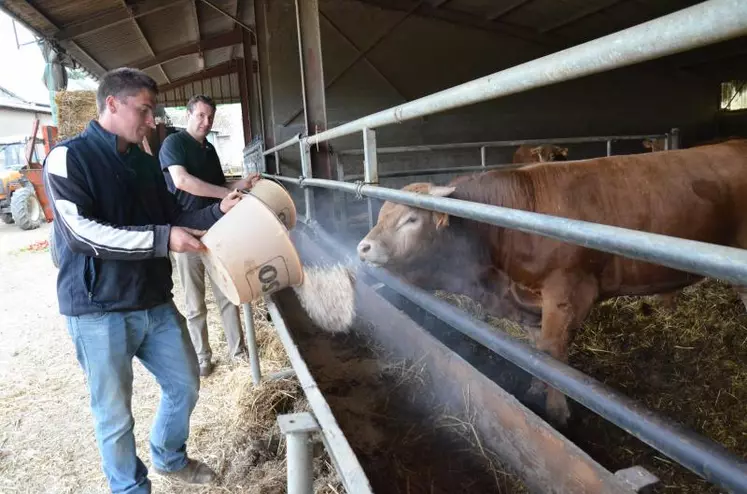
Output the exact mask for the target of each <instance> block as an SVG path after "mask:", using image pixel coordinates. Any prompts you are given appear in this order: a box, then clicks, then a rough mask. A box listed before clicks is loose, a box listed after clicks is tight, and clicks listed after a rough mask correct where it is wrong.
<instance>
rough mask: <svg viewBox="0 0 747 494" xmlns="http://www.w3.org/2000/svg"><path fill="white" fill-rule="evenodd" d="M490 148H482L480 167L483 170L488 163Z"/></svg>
mask: <svg viewBox="0 0 747 494" xmlns="http://www.w3.org/2000/svg"><path fill="white" fill-rule="evenodd" d="M487 151H488V148H487V147H486V146H481V147H480V166H482V167H483V168H484V167H486V166H487V164H488V163H487V162H488V152H487Z"/></svg>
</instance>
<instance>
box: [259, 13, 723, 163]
mask: <svg viewBox="0 0 747 494" xmlns="http://www.w3.org/2000/svg"><path fill="white" fill-rule="evenodd" d="M320 10H321V12H322V14H323V15H322V19H321V34H322V47H323V60H324V72H325V78H326V80H327V81H330V80H333V79H334V78H337V77H338V76H339V74H340V73H341V72H342V70H343V69H344V68H345V67H346V66H347V65H348V64H349V62H350V61H351V60H352V59H354V58H355V57H356V51H355V49H353V48H352V47H351V46H350V44H349V43H348V42H347V41H346V40H345V39H344V38H343V37H342V36H341V35H340V34H339V33H338V32H336V31H335V29H334V28H333V27H331V25H330V23H329V22H328V21H327V19H329V20H330V21H331V22H332V23H334V24H335V25H336V26H338V27H339V28H340V29H341V30H342V31H343V32H344V34H345V35H346V36H347V37H348V38H350V39H351V40H352V41H353V42H354V43H355V44H356V45H357V46H359V47H361V48H363V49H365V48H366V47H368V46H369V45H371V44H372V43H373V42H374V41H375V40H376V39H377V38H378V37H379V36H380V35H381V34H382V33H383V32H385V31H387V30H388V29H389V28H390V27H391V26H392V25H394V24H395V23H396V22H397V21H398V20H399V19H400V18H402V16H403V15H405V14H404V13H403V12H393V11H387V10H382V9H379V8H377V7H373V6H371V5H368V4H362V3H359V2H356V1H354V0H320ZM325 17H326V18H327V19H325ZM268 23H269V26H270V32H271V36H272V38H271V41H270V50H271V77H272V85H273V93H274V107H275V121H276V127H275V131H276V139H277V141H276V142H282V141H283V140H285V139H286V138H288V137H290V136H292V135H293V134H295V133H297V132H300V131H303V125H302V117H300V116H299V117H296V118H295V119H292V120H291V116H292V115H293V114H294V113H295V112H296V111H297V110H299V109H300V108H301V82H300V65H299V61H298V40H297V36H296V33H295V29H296V15H295V6H294V3H293V1H292V0H277V1H273V2H270V6H269V12H268ZM539 55H541V48H538V47H537V46H536V45H534V44H532V43H529V42H525V41H522V40H518V39H515V38H511V37H507V36H503V35H498V34H496V33H492V32H486V31H481V30H477V29H473V28H467V27H463V26H456V25H452V24H449V23H446V22H443V21H440V20H434V19H426V18H422V17H418V16H410V17H408V18H407V19H406V20H405V21H403V22H402V23H401V24H399V26H397V27H396V28H394V29H393V30H392V31H391V33H390V34H389V35H388V36H387V37H386V38H384V40H383V41H382V42H381V43H379V44H378V45H377V46H376V47H375V48H373V49H372V50H371V51H370V52H369V53H368V54H367V57H368V58H369V59H370V61H371V62H372V63H373V64H374V65H375V66H376V67H377V68H378V69H379V70H380V71H381V72H382V73H383V74H384V75H385V76H386V77H387V78H388V79H389V80H390V81H391V84H390V83H388V82H386V81H385V80H384V79H383V78H382V77H381V76H380V75H379V74H377V73H376V71H374V70H373V69H372V68H371V67H370V66H368V65H367V64H366V62H365V60H359V61H358V62H357V63H356V64H355V65H354V66H353V68H352V69H351V70H349V71H348V72H346V73H345V74H344V75H343V76H342V77H339V79H338V80H337V81H335V82H334V84H333V85H332V86H331V87H329V88H328V89H327V92H326V98H327V108H328V110H327V118H328V122H329V126H330V127H332V126H335V125H338V124H341V123H343V122H346V121H350V120H353V119H355V118H358V117H361V116H364V115H367V114H369V113H372V112H375V111H377V110H382V109H385V108H388V107H391V106H394V105H397V104H400V103H402V102H404V101H405V100H412V99H415V98H419V97H422V96H425V95H427V94H431V93H434V92H436V91H439V90H442V89H446V88H448V87H451V86H454V85H456V84H459V83H463V82H466V81H469V80H472V79H474V78H477V77H480V76H484V75H487V74H490V73H492V72H495V71H498V70H501V69H503V68H507V67H510V66H513V65H516V64H517V63H520V62H522V61H527V60H531V59H533V58H536V57H537V56H539ZM395 88H396V89H395ZM718 96H719V92H718V87H717V86H713V84H712V83H706V82H705V81H703V80H700V79H698V78H696V77H695V76H692V75H688V74H684V73H677V72H673V71H671V70H669V69H668V68H667V66H666V64H665V63H663V64H662V63H648V64H645V65H639V66H636V67H632V68H627V69H620V70H616V71H613V72H608V73H605V74H600V75H597V76H591V77H586V78H583V79H581V80H577V81H571V82H568V83H563V84H558V85H554V86H550V87H547V88H540V89H536V90H533V91H529V92H525V93H522V94H518V95H514V96H510V97H506V98H502V99H499V100H494V101H490V102H486V103H481V104H478V105H473V106H470V107H467V108H462V109H459V110H454V111H451V112H447V113H443V114H439V115H433V116H429V117H426V118H424V119H419V120H415V121H411V122H407V123H403V124H399V125H396V126H388V127H385V128H381V129H378V130H377V136H378V143H379V145H380V146H388V145H405V144H423V143H437V142H463V141H472V140H498V139H520V138H541V137H567V136H584V135H601V134H637V133H663V132H666V131H667V130H668V129H670V128H672V127H679V128H681V129H682V133H683V143H684V144H685V145H687V143H688V141H697V140H698V139H701V138H707V137H710V135H709V134H710V133H711V132H713V131H714V129H715V128H716V127H715V125H714V118H713V117H714V113H715V111H716V110H717V106H718ZM283 124H285V125H283ZM332 144H333V146H334V147H335V148H336V149H345V148H351V147H354V148H358V147H361V142H360V139H359V138H358V137H357V136H356V137H354V138H352V137H349V138H342V139H337V140H335V141H333V142H332ZM639 144H640V143H632V144H631V146H628V147H625V146H617V149H618V152H638V151H639V150H642V148H640V146H639ZM603 152H604V148H603V146H600V145H597V146H596V147H593V146H592V147H587V148H586V149H582V148H578V149H575V148H572V153H573V155H572V157H574V158H584V157H590V156H593V155H599V154H602V153H603ZM294 154H295V153H294V152H293V151H291V152H286V153H284V155H283V158H284V160H287V161H290V162H292V161H294V160H295V159H296V157H295V156H294ZM510 155H511V150H505V151H503V152H501V151H493V152H491V154H490V157H489V161H490V162H491V163H503V162H508V161H510ZM478 159H479V154H478V153H477V152H472V153H449V154H446V153H440V154H438V155H434V154H429V155H427V156H413V155H400V156H396V157H389V156H387V157H383V156H382V157H381V158H380V163H381V169H382V170H385V169H395V168H397V169H402V168H410V167H414V168H417V167H420V166H439V165H443V166H454V165H459V164H477V160H478ZM348 161H350V160H348ZM353 161H354V162H357V164H348V162H346V172H347V173H354V172H356V171H358V170H359V169H360V160H353ZM466 161H469V163H466Z"/></svg>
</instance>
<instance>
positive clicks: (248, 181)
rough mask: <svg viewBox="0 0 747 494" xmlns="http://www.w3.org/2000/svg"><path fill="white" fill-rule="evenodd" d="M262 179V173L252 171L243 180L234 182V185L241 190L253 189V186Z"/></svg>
mask: <svg viewBox="0 0 747 494" xmlns="http://www.w3.org/2000/svg"><path fill="white" fill-rule="evenodd" d="M260 180H262V175H260V174H259V173H250V174H249V175H247V176H246V177H244V178H242V179H241V180H237V181H236V182H234V183H233V187H234V188H235V189H239V190H252V187H254V186H255V185H256V184H257V182H259V181H260Z"/></svg>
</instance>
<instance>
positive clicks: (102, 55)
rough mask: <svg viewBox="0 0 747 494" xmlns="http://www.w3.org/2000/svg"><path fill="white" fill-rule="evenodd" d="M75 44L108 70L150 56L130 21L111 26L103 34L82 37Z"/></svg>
mask: <svg viewBox="0 0 747 494" xmlns="http://www.w3.org/2000/svg"><path fill="white" fill-rule="evenodd" d="M77 42H78V44H79V45H80V46H81V48H83V49H84V50H86V51H87V52H88V53H90V54H91V56H92V57H94V58H95V59H96V60H98V61H99V62H101V63H102V64H105V65H106V67H107V68H109V69H111V68H116V67H121V66H124V65H127V64H128V63H131V62H134V61H136V60H140V59H142V58H145V57H148V56H150V53H149V52H148V50H147V48H146V47H145V45H144V44H143V41H142V38H141V37H140V35H139V34H138V32H137V29H136V28H135V25H134V24H133V23H132V22H131V21H129V22H125V23H122V24H117V25H116V26H111V27H110V28H108V29H107V30H106V31H105V32H96V33H91V34H89V35H87V36H83V37H81V38H78V39H77Z"/></svg>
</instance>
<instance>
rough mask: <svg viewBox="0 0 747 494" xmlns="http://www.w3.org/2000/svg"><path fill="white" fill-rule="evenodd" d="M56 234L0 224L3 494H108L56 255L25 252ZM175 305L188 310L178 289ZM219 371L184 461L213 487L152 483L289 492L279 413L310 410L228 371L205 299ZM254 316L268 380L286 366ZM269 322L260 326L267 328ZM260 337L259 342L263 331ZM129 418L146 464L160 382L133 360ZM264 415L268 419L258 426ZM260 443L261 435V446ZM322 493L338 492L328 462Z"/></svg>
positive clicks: (286, 389)
mask: <svg viewBox="0 0 747 494" xmlns="http://www.w3.org/2000/svg"><path fill="white" fill-rule="evenodd" d="M49 228H50V225H47V226H44V227H42V228H41V229H38V230H34V231H30V232H24V231H21V230H19V229H18V228H17V227H15V226H13V225H4V224H0V280H2V283H0V341H2V344H0V493H2V494H10V493H50V494H51V493H54V494H57V493H60V494H61V493H73V492H74V493H80V494H87V493H105V492H108V489H107V486H106V483H105V479H104V476H103V474H102V472H101V470H100V465H99V455H98V450H97V449H96V445H95V441H94V434H93V425H92V417H91V413H90V410H89V406H88V392H87V389H86V386H85V382H84V376H83V372H82V370H81V369H80V367H79V366H78V363H77V361H76V359H75V353H74V347H73V344H72V342H71V340H70V338H69V336H68V334H67V329H66V327H65V323H64V320H63V318H62V316H60V315H59V313H58V307H57V300H56V290H55V280H56V269H55V268H54V266H53V265H52V262H51V259H50V257H49V252H48V251H46V250H41V251H28V250H25V248H26V247H27V246H29V245H32V244H33V243H34V242H38V241H44V240H46V239H47V237H48V232H49ZM175 294H176V302H177V305H178V306H179V307H180V308H181V307H182V305H183V296H182V294H181V291H180V290H179V287H178V286H177V288H176V290H175ZM208 308H209V311H210V316H209V324H210V327H211V332H210V343H211V345H212V347H213V354H214V357H213V359H214V361H215V362H216V363H217V364H218V365H217V366H216V368H215V371H214V373H213V374H212V375H211V376H210V377H208V378H206V379H203V381H202V388H201V390H200V401H199V402H198V404H197V408H196V410H195V412H194V414H193V415H192V424H191V434H190V440H189V443H188V451H189V453H190V455H191V456H193V457H195V458H198V459H201V460H204V461H205V462H206V463H207V464H208V465H210V466H211V467H212V468H214V469H215V470H216V471H217V472H219V476H220V482H219V485H217V486H215V487H193V488H190V487H187V486H185V485H184V484H179V483H169V482H167V481H166V480H164V479H162V478H160V477H158V476H157V475H154V474H151V475H150V477H151V480H152V482H153V491H154V492H159V493H204V494H207V493H211V494H212V493H218V492H222V493H224V492H232V493H260V492H262V493H282V492H284V488H283V484H282V479H283V476H284V475H285V463H284V459H283V447H282V446H283V444H282V439H281V437H280V436H279V434H278V431H277V426H276V425H274V422H275V416H276V414H277V413H283V412H286V411H293V410H298V409H303V407H304V402H303V399H302V393H301V392H300V389H299V388H298V385H297V383H296V382H295V379H291V380H286V381H281V382H279V384H273V385H267V386H262V387H260V388H253V387H252V386H251V384H250V383H251V379H250V370H249V367H248V365H247V364H241V365H239V366H236V365H233V364H228V363H227V362H226V361H225V358H224V355H225V350H226V346H225V337H224V335H223V333H222V331H220V329H219V327H220V323H219V317H218V315H217V310H216V308H215V306H214V304H213V303H212V301H211V300H209V301H208ZM257 312H258V313H257V314H255V316H256V318H257V319H261V320H260V321H258V331H260V332H261V334H259V335H258V338H263V341H262V342H260V344H262V343H266V345H265V349H263V351H265V352H273V355H274V358H266V359H265V360H264V361H263V372H265V373H266V372H271V371H275V370H278V368H280V367H282V366H284V365H285V357H284V355H281V354H282V352H283V351H282V346H280V345H279V343H278V342H276V341H275V342H272V341H270V340H271V339H272V338H274V336H273V335H272V334H271V332H270V331H269V329H268V328H269V325H268V324H267V323H266V321H265V320H264V315H263V314H262V313H259V311H257ZM262 324H264V326H262ZM262 331H263V332H262ZM134 368H135V383H134V396H133V414H134V416H135V436H136V440H137V448H138V453H139V455H140V457H141V458H142V460H143V461H144V462H145V464H146V465H148V466H149V465H150V455H149V451H148V446H147V444H148V442H147V441H148V432H149V428H150V425H151V423H152V419H153V417H154V414H155V410H156V407H157V404H158V399H159V389H158V386H157V385H156V383H155V380H154V379H153V377H152V376H151V375H150V374H149V373H148V372H147V371H146V370H145V369H144V367H143V366H142V365H141V364H140V363H139V362H138V361H137V359H136V360H135V365H134ZM259 415H261V416H259ZM255 436H256V437H255ZM315 467H316V470H317V473H319V474H320V475H319V476H320V477H324V478H322V479H321V481H320V482H321V483H320V482H318V483H317V489H315V490H316V492H329V493H333V492H342V491H341V489H340V488H339V485H338V484H337V483H336V481H335V480H334V478H333V477H334V475H333V474H331V473H330V468H329V466H328V464H327V463H326V462H325V461H324V458H320V459H318V460H317V462H316V466H315Z"/></svg>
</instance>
